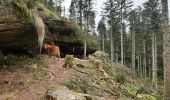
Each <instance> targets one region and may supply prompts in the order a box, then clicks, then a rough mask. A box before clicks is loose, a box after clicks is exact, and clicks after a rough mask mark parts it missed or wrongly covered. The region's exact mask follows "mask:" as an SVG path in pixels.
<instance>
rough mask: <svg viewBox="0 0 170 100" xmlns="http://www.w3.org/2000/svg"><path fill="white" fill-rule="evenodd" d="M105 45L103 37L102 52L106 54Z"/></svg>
mask: <svg viewBox="0 0 170 100" xmlns="http://www.w3.org/2000/svg"><path fill="white" fill-rule="evenodd" d="M104 48H105V43H104V35H103V36H102V51H103V52H105V50H104Z"/></svg>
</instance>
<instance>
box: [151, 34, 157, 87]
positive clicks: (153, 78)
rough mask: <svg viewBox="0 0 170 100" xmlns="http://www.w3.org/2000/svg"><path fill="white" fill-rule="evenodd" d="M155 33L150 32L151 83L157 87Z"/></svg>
mask: <svg viewBox="0 0 170 100" xmlns="http://www.w3.org/2000/svg"><path fill="white" fill-rule="evenodd" d="M156 44H157V43H156V34H155V33H154V32H153V33H152V83H153V84H155V87H157V62H156V61H157V57H156V55H157V54H156V53H157V51H156V50H157V45H156Z"/></svg>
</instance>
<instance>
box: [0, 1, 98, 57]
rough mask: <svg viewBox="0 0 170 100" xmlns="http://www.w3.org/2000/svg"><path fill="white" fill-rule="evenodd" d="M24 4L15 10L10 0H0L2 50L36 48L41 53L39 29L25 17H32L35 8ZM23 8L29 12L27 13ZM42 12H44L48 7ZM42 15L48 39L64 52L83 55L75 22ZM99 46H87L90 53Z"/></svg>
mask: <svg viewBox="0 0 170 100" xmlns="http://www.w3.org/2000/svg"><path fill="white" fill-rule="evenodd" d="M17 3H18V2H17ZM18 4H20V3H18ZM21 7H23V8H22V9H21V10H20V8H17V9H16V8H15V7H13V4H12V3H11V1H10V0H9V1H8V2H6V0H2V1H1V2H0V9H1V10H0V49H1V50H4V51H26V52H31V53H32V52H35V51H36V53H38V44H37V34H36V31H35V29H34V26H33V23H32V21H31V20H30V19H29V20H28V19H27V18H26V17H28V16H29V17H30V18H31V17H32V16H30V15H31V11H32V10H33V9H28V8H27V6H26V4H22V5H21ZM42 9H43V8H42ZM45 9H46V8H45ZM23 10H26V11H27V12H25V15H24V14H23V12H24V11H23ZM43 11H44V12H43V13H45V10H43ZM50 13H52V12H50ZM27 14H28V15H27ZM29 14H30V15H29ZM43 15H44V16H43V20H44V23H45V25H46V37H45V42H49V43H55V44H56V45H58V46H59V47H60V48H61V52H62V53H63V55H65V54H74V55H82V54H83V40H82V39H78V38H79V36H78V35H77V34H79V33H77V32H76V29H75V25H74V24H73V23H72V22H70V21H68V20H66V19H56V18H53V17H49V16H46V15H45V14H43ZM76 27H77V26H76ZM79 40H80V41H79ZM96 49H97V46H96V45H95V46H88V45H87V54H90V53H93V52H95V51H96Z"/></svg>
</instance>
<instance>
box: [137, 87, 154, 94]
mask: <svg viewBox="0 0 170 100" xmlns="http://www.w3.org/2000/svg"><path fill="white" fill-rule="evenodd" d="M153 90H154V89H153V88H152V87H149V86H141V87H140V88H139V89H138V91H137V93H136V94H150V93H152V92H153Z"/></svg>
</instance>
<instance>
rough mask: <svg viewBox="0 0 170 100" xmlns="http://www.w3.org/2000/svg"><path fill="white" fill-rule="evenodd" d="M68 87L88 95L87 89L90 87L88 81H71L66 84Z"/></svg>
mask: <svg viewBox="0 0 170 100" xmlns="http://www.w3.org/2000/svg"><path fill="white" fill-rule="evenodd" d="M65 85H66V87H68V88H69V89H71V90H74V91H76V92H82V93H86V88H87V86H88V84H87V82H86V81H83V80H82V81H70V82H68V83H66V84H65Z"/></svg>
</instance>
